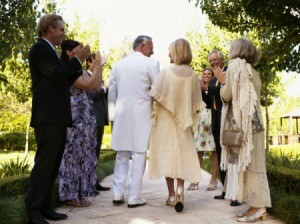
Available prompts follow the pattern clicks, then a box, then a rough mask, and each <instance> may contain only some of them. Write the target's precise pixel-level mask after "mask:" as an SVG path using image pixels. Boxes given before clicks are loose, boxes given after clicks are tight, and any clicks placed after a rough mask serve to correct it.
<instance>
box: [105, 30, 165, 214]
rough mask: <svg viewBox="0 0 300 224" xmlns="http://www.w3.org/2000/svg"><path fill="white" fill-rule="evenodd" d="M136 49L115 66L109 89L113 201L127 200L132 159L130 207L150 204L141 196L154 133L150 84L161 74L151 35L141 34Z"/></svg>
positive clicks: (136, 42)
mask: <svg viewBox="0 0 300 224" xmlns="http://www.w3.org/2000/svg"><path fill="white" fill-rule="evenodd" d="M133 50H134V52H133V53H132V54H130V55H129V56H127V57H126V58H124V59H122V60H120V61H118V62H116V63H115V64H114V65H113V66H112V70H111V79H110V84H109V91H108V107H109V118H110V120H111V121H114V122H113V131H112V141H111V147H112V149H114V150H115V151H117V156H116V160H115V169H114V180H113V194H114V196H113V204H114V205H118V204H122V203H124V192H125V184H126V178H127V174H128V171H129V161H130V158H131V159H132V163H131V169H130V174H131V175H130V180H129V181H128V190H129V195H128V207H129V208H134V207H137V206H142V205H145V204H146V202H147V201H146V200H145V199H143V198H140V192H141V190H142V178H143V174H144V171H145V166H146V155H147V149H148V143H149V138H150V132H151V112H152V105H151V97H150V96H149V95H148V93H149V90H150V87H151V85H152V83H153V82H154V80H155V78H156V76H157V75H158V73H159V71H160V69H159V63H158V62H157V61H155V60H154V59H152V58H150V56H151V55H152V54H153V42H152V39H151V38H150V37H148V36H138V37H137V38H136V39H135V41H134V43H133Z"/></svg>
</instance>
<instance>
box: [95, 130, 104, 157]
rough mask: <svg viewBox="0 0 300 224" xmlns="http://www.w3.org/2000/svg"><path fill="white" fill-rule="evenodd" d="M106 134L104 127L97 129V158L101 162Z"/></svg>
mask: <svg viewBox="0 0 300 224" xmlns="http://www.w3.org/2000/svg"><path fill="white" fill-rule="evenodd" d="M103 134H104V126H97V127H96V138H97V145H96V156H97V159H98V161H99V156H100V151H101V145H102V139H103Z"/></svg>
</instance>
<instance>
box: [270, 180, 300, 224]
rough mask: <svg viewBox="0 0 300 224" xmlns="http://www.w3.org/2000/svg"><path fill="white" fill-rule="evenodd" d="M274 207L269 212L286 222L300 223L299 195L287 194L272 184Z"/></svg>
mask: <svg viewBox="0 0 300 224" xmlns="http://www.w3.org/2000/svg"><path fill="white" fill-rule="evenodd" d="M270 193H271V199H272V208H268V210H267V212H269V213H271V214H272V215H274V216H275V217H276V218H278V219H280V220H282V221H284V222H285V223H286V224H298V223H300V197H299V195H298V196H297V195H294V194H287V193H285V192H283V191H282V190H279V189H277V188H276V187H275V186H272V185H270Z"/></svg>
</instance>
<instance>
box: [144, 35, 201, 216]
mask: <svg viewBox="0 0 300 224" xmlns="http://www.w3.org/2000/svg"><path fill="white" fill-rule="evenodd" d="M169 51H170V53H169V56H170V59H171V63H172V64H171V65H169V66H168V67H167V68H166V69H164V70H162V71H161V72H160V74H159V75H158V78H157V79H156V81H155V82H154V84H153V85H152V88H151V91H150V93H149V94H150V95H151V96H152V97H153V99H154V102H153V114H152V121H153V126H152V131H151V137H150V154H149V158H150V160H149V178H150V179H159V178H161V177H165V178H166V182H167V187H168V191H169V198H168V200H167V202H166V205H169V206H174V207H175V210H176V211H177V212H181V211H182V210H183V203H184V202H183V193H184V192H183V189H184V181H190V182H198V181H199V180H200V179H201V173H200V172H201V171H200V166H199V161H198V158H197V152H196V149H195V144H194V140H193V134H192V128H194V130H195V128H197V127H198V122H199V115H198V113H197V112H198V111H199V110H201V109H202V108H204V107H205V103H204V102H203V101H202V96H201V91H200V88H199V79H198V77H197V75H196V74H195V72H194V70H193V69H192V68H191V67H190V63H191V61H192V53H191V48H190V45H189V43H188V41H186V40H185V39H178V40H176V41H174V42H173V43H171V45H170V47H169ZM174 179H176V180H177V191H176V195H175V189H174Z"/></svg>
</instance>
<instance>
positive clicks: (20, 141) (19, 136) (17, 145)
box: [0, 132, 37, 150]
mask: <svg viewBox="0 0 300 224" xmlns="http://www.w3.org/2000/svg"><path fill="white" fill-rule="evenodd" d="M25 143H26V135H25V133H21V132H11V133H4V134H1V135H0V149H2V150H3V149H5V150H20V149H24V147H25ZM28 143H29V149H30V150H36V148H37V146H36V141H35V137H34V135H33V134H29V139H28Z"/></svg>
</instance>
